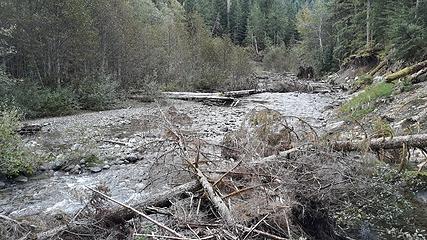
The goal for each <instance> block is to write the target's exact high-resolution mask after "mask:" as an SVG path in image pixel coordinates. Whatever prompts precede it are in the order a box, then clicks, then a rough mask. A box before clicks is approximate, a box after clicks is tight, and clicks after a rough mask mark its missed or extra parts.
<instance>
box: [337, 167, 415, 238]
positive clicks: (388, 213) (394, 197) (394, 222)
mask: <svg viewBox="0 0 427 240" xmlns="http://www.w3.org/2000/svg"><path fill="white" fill-rule="evenodd" d="M404 182H405V180H404V179H402V178H401V176H400V174H399V173H398V172H397V171H396V170H393V169H390V168H387V167H378V170H377V172H376V173H374V174H373V176H372V177H371V178H370V180H369V181H368V182H367V183H366V184H367V186H366V187H365V188H364V189H361V190H360V191H359V192H358V193H357V194H356V195H354V196H351V193H350V196H349V197H348V198H347V199H346V200H345V202H344V205H343V206H342V207H341V210H339V211H338V212H337V213H336V215H335V218H336V219H337V222H338V224H339V225H340V226H341V227H342V228H343V229H345V230H347V231H363V228H364V227H367V228H370V229H371V231H374V232H376V234H378V237H379V238H380V239H397V236H398V235H399V234H398V233H399V232H400V233H401V235H403V233H405V234H407V235H413V236H418V235H419V233H420V230H419V229H417V228H418V227H420V226H417V225H415V224H414V223H416V221H417V219H416V214H415V213H416V211H417V210H416V209H415V208H414V206H413V205H412V203H411V201H410V199H408V198H406V197H405V196H404V195H403V194H402V193H401V192H399V191H398V190H397V186H398V185H401V184H404ZM360 196H362V197H360ZM365 225H368V226H365ZM361 228H362V230H361ZM375 230H377V231H375ZM404 239H423V238H404Z"/></svg>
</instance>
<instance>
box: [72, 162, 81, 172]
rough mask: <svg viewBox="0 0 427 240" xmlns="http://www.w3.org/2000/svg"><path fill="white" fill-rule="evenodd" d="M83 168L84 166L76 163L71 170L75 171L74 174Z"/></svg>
mask: <svg viewBox="0 0 427 240" xmlns="http://www.w3.org/2000/svg"><path fill="white" fill-rule="evenodd" d="M81 169H82V167H81V166H80V165H79V164H77V165H75V166H74V167H73V169H72V170H71V172H72V173H74V174H78V173H80V170H81Z"/></svg>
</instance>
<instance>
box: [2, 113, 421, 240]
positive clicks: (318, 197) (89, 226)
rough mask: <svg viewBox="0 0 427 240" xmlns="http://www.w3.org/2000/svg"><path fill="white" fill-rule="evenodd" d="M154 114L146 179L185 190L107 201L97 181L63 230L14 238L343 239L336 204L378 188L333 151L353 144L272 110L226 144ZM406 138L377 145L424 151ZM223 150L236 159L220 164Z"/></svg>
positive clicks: (360, 167)
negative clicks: (329, 139) (321, 135)
mask: <svg viewBox="0 0 427 240" xmlns="http://www.w3.org/2000/svg"><path fill="white" fill-rule="evenodd" d="M160 115H161V116H163V122H162V123H161V124H162V126H163V128H164V136H163V138H162V139H161V140H159V141H157V142H153V143H150V144H148V145H147V146H142V147H141V148H140V151H150V150H151V151H157V152H159V153H160V154H159V156H158V158H157V159H156V162H154V163H153V169H160V172H156V171H154V170H153V171H152V172H151V174H155V175H157V176H156V177H159V175H162V174H163V176H162V177H163V178H165V179H167V180H169V182H175V183H176V182H181V181H183V180H184V181H183V182H184V183H183V184H178V185H176V186H175V187H173V188H171V189H170V190H168V191H165V192H158V193H155V194H151V195H150V196H149V197H147V198H145V199H134V200H133V201H132V202H129V203H127V204H124V203H122V202H119V201H117V200H115V199H113V198H111V197H109V189H108V188H106V187H104V186H102V185H101V186H97V187H88V191H89V192H92V195H91V197H90V198H89V199H88V201H87V206H86V207H85V208H84V209H81V210H80V211H79V212H78V213H77V214H76V215H75V216H74V217H72V218H71V219H70V220H69V221H68V222H67V224H59V225H55V226H56V227H54V228H52V229H50V230H49V231H47V232H41V233H38V234H31V235H30V234H29V233H32V230H28V229H27V228H22V227H21V228H20V229H18V230H19V231H20V232H21V233H23V234H21V235H19V236H23V237H28V236H30V237H31V239H40V240H41V239H138V238H140V239H233V240H238V239H298V238H300V237H302V238H303V239H349V238H347V236H349V233H348V232H344V231H342V229H341V228H340V227H338V226H337V223H336V221H335V220H334V219H333V216H332V215H333V214H334V213H335V212H339V211H342V210H343V208H345V205H342V204H341V205H340V204H338V203H342V202H347V201H353V200H355V199H360V198H362V199H363V198H365V197H366V195H365V193H368V192H370V191H375V189H373V188H372V184H371V182H372V181H373V180H372V178H371V177H370V176H369V174H367V172H369V171H370V170H369V169H367V165H366V161H365V160H361V159H360V158H353V157H351V156H349V155H347V154H346V153H344V152H342V151H336V150H334V149H339V150H356V149H358V148H356V147H352V144H353V143H348V142H346V143H344V142H341V143H336V144H335V145H333V146H332V147H330V146H327V147H325V146H322V144H318V143H317V141H318V138H317V136H316V135H315V134H314V133H313V132H312V131H313V129H311V128H310V127H306V128H297V127H295V126H296V125H295V126H294V125H290V124H289V123H290V122H291V121H290V120H289V118H286V117H283V116H281V115H277V112H274V111H272V110H269V109H261V110H254V111H253V112H251V113H250V114H249V115H248V117H247V119H246V121H244V122H246V123H244V124H243V125H242V129H240V132H239V133H238V134H237V135H235V136H238V137H235V138H234V142H230V141H227V140H226V139H225V140H224V142H223V144H222V145H218V144H210V143H208V142H205V141H203V140H202V139H199V138H197V136H194V135H189V134H187V133H183V132H182V131H181V130H180V127H179V126H178V125H177V124H175V123H174V122H172V120H171V118H169V117H168V115H167V114H165V113H163V112H161V111H160ZM297 121H299V122H303V121H302V120H300V119H297ZM294 122H295V121H294ZM302 125H308V124H307V123H305V122H303V123H302ZM247 128H250V129H247ZM242 132H244V133H245V134H246V135H245V134H242ZM272 136H274V137H273V140H274V141H272V140H271V139H270V138H271V137H272ZM309 136H312V137H311V138H310V137H309ZM245 137H246V139H245ZM250 139H254V142H253V143H251V142H250V141H248V140H250ZM410 139H412V140H408V138H395V140H394V141H397V142H398V143H397V144H394V143H390V144H391V145H387V144H388V142H387V139H386V140H384V141H383V142H382V143H381V144H383V146H390V147H391V146H399V144H401V143H402V142H401V141H404V142H405V143H406V144H408V146H416V147H420V146H421V145H422V146H424V145H427V144H425V141H424V143H423V144H421V145H420V144H419V142H420V141H423V140H422V139H423V137H421V136H418V137H417V136H416V137H413V138H410ZM420 139H421V140H420ZM419 140H420V141H419ZM386 142H387V143H386ZM269 143H270V146H268V147H263V148H256V147H255V146H256V145H262V144H264V145H268V144H269ZM271 143H274V144H271ZM251 144H255V145H251ZM354 144H355V146H359V145H360V143H354ZM379 144H380V143H379V142H378V141H377V140H373V141H371V145H370V146H371V147H372V148H373V149H376V147H377V146H379ZM384 144H386V145H384ZM212 147H216V148H217V151H215V150H212ZM209 149H210V151H208V150H209ZM224 149H228V150H230V151H234V152H235V153H239V154H237V155H235V156H236V158H235V159H231V160H224V157H227V156H222V155H221V150H224ZM266 149H268V151H267V150H266ZM222 153H223V154H224V151H222ZM237 156H240V157H239V158H238V157H237ZM228 157H230V156H228ZM232 158H233V157H232ZM171 166H173V168H171ZM162 171H163V172H162ZM161 172H162V174H160V173H161ZM185 182H186V183H185ZM6 221H9V222H10V221H13V220H9V219H6ZM12 223H13V222H12ZM15 224H19V226H21V225H20V223H15ZM0 229H1V228H0ZM25 230H27V232H25ZM28 232H29V233H28ZM25 234H26V235H25ZM356 235H357V234H356ZM15 236H16V235H15ZM352 237H354V236H352ZM23 239H25V238H23Z"/></svg>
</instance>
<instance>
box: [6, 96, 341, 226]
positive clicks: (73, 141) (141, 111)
mask: <svg viewBox="0 0 427 240" xmlns="http://www.w3.org/2000/svg"><path fill="white" fill-rule="evenodd" d="M336 100H337V97H336V95H332V94H307V93H295V92H294V93H262V94H256V95H252V96H249V97H246V98H243V99H241V103H240V105H239V106H237V107H233V108H231V107H220V106H206V105H203V104H201V103H195V102H184V101H175V100H173V101H172V100H171V101H169V105H168V106H163V107H162V108H164V109H165V111H166V109H167V108H168V107H169V106H170V105H173V106H175V108H176V109H178V110H179V111H180V112H184V113H186V114H187V115H188V116H189V117H190V118H191V120H192V123H191V125H190V128H191V129H192V130H193V131H196V132H198V133H199V135H200V136H201V137H203V138H204V139H206V140H209V141H211V142H216V143H219V142H220V141H221V139H222V137H223V136H224V134H225V133H226V132H229V131H232V130H235V129H237V128H238V127H239V125H240V123H241V121H242V119H243V117H244V116H245V114H246V113H248V112H249V111H250V110H251V109H253V108H254V107H259V106H264V107H267V108H271V109H274V110H277V111H279V112H281V113H282V114H283V115H285V116H297V117H300V118H303V119H304V120H306V121H307V122H309V123H310V124H312V125H313V126H314V127H316V128H317V129H321V128H322V127H324V126H326V124H327V122H328V119H330V116H329V114H328V113H327V111H325V109H329V108H331V106H332V104H333V103H335V102H336ZM156 111H157V106H156V105H155V104H154V103H153V104H142V105H141V104H140V105H139V106H137V107H133V108H129V109H121V110H112V111H104V112H94V113H85V114H81V115H74V116H66V117H59V118H47V119H38V120H34V121H31V122H28V123H30V124H45V125H46V129H47V130H46V131H44V132H42V133H40V134H38V135H37V136H32V137H29V138H26V139H24V140H25V141H26V142H27V145H30V146H32V147H33V148H34V149H35V150H37V151H48V150H52V149H53V150H54V154H61V151H64V152H67V153H70V152H72V151H78V149H79V148H84V147H85V144H91V145H90V148H91V149H92V150H94V151H96V152H97V153H98V154H99V155H100V156H110V158H107V157H105V158H102V159H103V161H104V162H103V166H101V168H105V169H103V170H102V171H100V172H98V173H91V172H84V173H82V174H69V173H66V172H62V171H58V172H54V171H52V170H51V171H45V172H43V173H40V174H38V175H36V176H34V177H30V178H29V180H28V182H25V183H10V184H9V185H7V187H6V188H4V189H1V190H0V214H3V215H8V216H10V217H12V218H18V219H20V218H27V217H31V218H32V219H34V218H35V219H40V220H41V219H42V218H43V217H42V216H55V215H57V214H72V213H75V212H76V211H77V210H78V209H80V208H81V207H83V206H84V202H83V199H84V196H85V195H87V194H88V191H87V190H86V189H85V186H95V185H98V184H103V185H104V186H107V187H108V188H109V189H110V191H111V195H112V197H113V198H115V199H117V200H119V201H122V202H125V203H126V202H132V201H137V199H140V198H144V196H146V195H147V194H150V193H152V192H154V191H162V190H166V189H168V188H170V186H168V185H167V184H164V185H163V186H162V185H161V186H157V187H156V188H155V190H154V189H153V187H152V186H150V185H149V182H150V179H147V178H146V177H145V175H144V174H143V173H144V172H146V171H149V167H150V165H151V161H150V158H152V157H150V156H144V158H143V159H142V160H141V161H138V162H136V163H134V164H120V163H118V161H117V159H118V158H120V156H121V155H126V154H129V151H130V150H129V149H127V147H126V146H119V145H117V144H110V143H105V142H102V141H100V140H101V139H117V140H120V141H121V142H126V143H128V147H129V146H130V147H132V146H137V145H138V144H142V143H143V142H144V141H147V139H150V138H152V139H155V138H156V137H157V138H158V137H159V134H160V132H161V131H160V130H159V129H155V127H144V126H146V125H147V124H148V125H149V124H150V123H153V121H154V122H155V121H156V118H158V115H157V116H156ZM146 116H151V118H150V117H146ZM113 153H114V154H113ZM111 156H115V157H113V158H111ZM105 165H107V166H108V167H106V166H105ZM176 184H179V183H176Z"/></svg>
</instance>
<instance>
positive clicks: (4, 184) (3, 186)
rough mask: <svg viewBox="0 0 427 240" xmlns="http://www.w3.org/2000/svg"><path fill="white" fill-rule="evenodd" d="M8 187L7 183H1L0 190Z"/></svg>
mask: <svg viewBox="0 0 427 240" xmlns="http://www.w3.org/2000/svg"><path fill="white" fill-rule="evenodd" d="M5 187H6V183H4V182H2V181H0V189H2V188H5Z"/></svg>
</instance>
